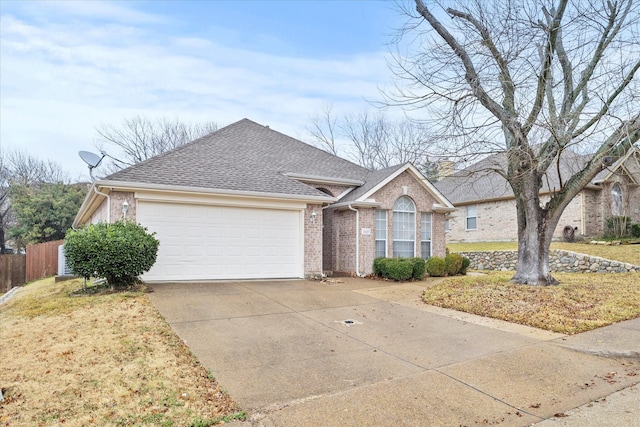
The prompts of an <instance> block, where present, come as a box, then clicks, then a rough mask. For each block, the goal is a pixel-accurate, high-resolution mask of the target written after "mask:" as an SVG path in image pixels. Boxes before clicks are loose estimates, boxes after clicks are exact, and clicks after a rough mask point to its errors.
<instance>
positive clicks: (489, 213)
mask: <svg viewBox="0 0 640 427" xmlns="http://www.w3.org/2000/svg"><path fill="white" fill-rule="evenodd" d="M590 193H593V192H590ZM589 197H590V198H589V199H587V200H588V201H591V200H593V198H594V197H593V194H590V195H589ZM547 200H548V197H542V202H543V203H544V202H546V201H547ZM582 200H583V198H582V196H581V195H580V194H578V195H577V196H576V197H574V199H573V200H572V201H571V202H570V203H569V205H568V206H567V207H566V209H565V210H564V212H563V213H562V216H561V217H560V221H559V222H558V226H557V227H556V229H555V231H554V233H553V235H554V238H555V239H562V230H563V229H564V227H565V226H567V225H570V226H571V227H574V228H575V227H578V231H577V234H576V235H584V233H585V230H584V228H583V225H582ZM475 206H476V229H475V230H466V219H467V217H466V215H467V209H466V208H467V206H466V205H457V206H456V207H457V208H458V210H456V211H455V212H452V213H451V214H450V215H449V217H448V218H449V232H448V233H447V241H448V242H454V243H455V242H491V241H509V240H517V238H518V225H517V217H516V202H515V199H508V200H497V201H493V202H485V203H478V204H475ZM588 211H589V209H587V212H588ZM598 217H599V215H598V214H597V212H592V218H590V221H591V223H594V222H596V221H597V219H598ZM585 222H586V221H585Z"/></svg>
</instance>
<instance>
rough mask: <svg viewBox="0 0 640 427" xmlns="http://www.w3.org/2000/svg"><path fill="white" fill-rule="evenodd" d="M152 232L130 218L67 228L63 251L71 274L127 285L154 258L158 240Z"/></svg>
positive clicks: (144, 269) (142, 271)
mask: <svg viewBox="0 0 640 427" xmlns="http://www.w3.org/2000/svg"><path fill="white" fill-rule="evenodd" d="M154 235H155V233H151V234H149V233H147V229H146V228H144V227H142V226H140V225H136V224H134V223H132V222H123V221H118V222H115V223H112V224H106V223H100V224H91V225H88V226H86V227H84V228H82V229H80V230H77V231H76V230H69V231H68V232H67V236H66V238H65V242H64V253H65V257H66V260H67V264H68V265H69V268H70V269H71V271H72V272H73V274H77V275H79V276H82V277H86V278H89V277H104V278H105V279H107V283H109V285H111V286H115V287H121V286H128V285H131V284H134V283H135V282H136V281H137V280H138V276H140V275H141V274H142V273H144V272H146V271H149V269H150V268H151V267H152V266H153V264H154V263H155V262H156V256H157V254H158V245H159V244H160V242H158V240H157V239H156V238H155V237H154Z"/></svg>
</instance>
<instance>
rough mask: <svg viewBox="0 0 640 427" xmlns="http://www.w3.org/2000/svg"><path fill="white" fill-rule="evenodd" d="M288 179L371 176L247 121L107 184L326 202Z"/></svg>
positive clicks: (120, 173) (132, 169) (124, 172)
mask: <svg viewBox="0 0 640 427" xmlns="http://www.w3.org/2000/svg"><path fill="white" fill-rule="evenodd" d="M286 173H291V174H299V175H308V176H319V177H326V178H335V179H343V180H344V179H347V180H358V181H365V178H366V177H367V175H369V173H370V171H369V170H368V169H365V168H363V167H361V166H359V165H357V164H355V163H352V162H350V161H348V160H345V159H342V158H340V157H337V156H334V155H332V154H329V153H327V152H325V151H322V150H320V149H318V148H315V147H313V146H311V145H308V144H305V143H304V142H302V141H299V140H297V139H294V138H291V137H289V136H287V135H284V134H282V133H280V132H276V131H274V130H272V129H270V128H269V127H267V126H263V125H260V124H258V123H255V122H253V121H251V120H249V119H243V120H240V121H238V122H236V123H233V124H231V125H229V126H226V127H224V128H222V129H219V130H217V131H215V132H213V133H211V134H209V135H207V136H205V137H202V138H200V139H198V140H195V141H193V142H190V143H188V144H185V145H182V146H180V147H178V148H176V149H174V150H171V151H168V152H166V153H162V154H160V155H158V156H155V157H152V158H150V159H148V160H145V161H143V162H141V163H138V164H136V165H134V166H131V167H129V168H127V169H123V170H121V171H118V172H116V173H114V174H112V175H109V176H108V177H106V178H105V179H106V180H110V181H126V182H137V183H147V184H161V185H171V186H185V187H196V188H208V189H223V190H235V191H252V192H264V193H278V194H289V195H302V196H326V195H325V194H324V193H322V192H320V191H318V190H316V189H315V188H313V187H310V186H308V185H306V184H304V183H301V182H299V181H296V180H295V179H293V178H289V177H287V176H285V174H286Z"/></svg>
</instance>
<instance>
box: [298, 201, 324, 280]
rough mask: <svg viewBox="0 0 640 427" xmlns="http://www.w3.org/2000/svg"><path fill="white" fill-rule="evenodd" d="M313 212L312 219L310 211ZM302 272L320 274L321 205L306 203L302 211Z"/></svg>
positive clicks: (307, 275) (309, 274) (310, 275)
mask: <svg viewBox="0 0 640 427" xmlns="http://www.w3.org/2000/svg"><path fill="white" fill-rule="evenodd" d="M312 212H315V213H316V217H315V220H314V221H312V219H311V213H312ZM303 221H304V274H305V276H306V277H312V276H319V275H321V274H322V224H323V221H322V205H319V204H318V205H312V204H308V205H307V208H306V209H305V211H304V219H303Z"/></svg>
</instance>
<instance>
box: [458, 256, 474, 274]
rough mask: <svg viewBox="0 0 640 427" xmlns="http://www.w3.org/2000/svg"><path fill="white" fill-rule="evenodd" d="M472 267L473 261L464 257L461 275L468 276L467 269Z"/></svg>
mask: <svg viewBox="0 0 640 427" xmlns="http://www.w3.org/2000/svg"><path fill="white" fill-rule="evenodd" d="M470 265H471V260H470V259H469V258H467V257H466V256H463V257H462V267H461V268H460V274H467V269H468V268H469V266H470Z"/></svg>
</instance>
